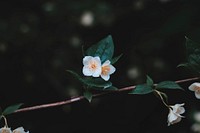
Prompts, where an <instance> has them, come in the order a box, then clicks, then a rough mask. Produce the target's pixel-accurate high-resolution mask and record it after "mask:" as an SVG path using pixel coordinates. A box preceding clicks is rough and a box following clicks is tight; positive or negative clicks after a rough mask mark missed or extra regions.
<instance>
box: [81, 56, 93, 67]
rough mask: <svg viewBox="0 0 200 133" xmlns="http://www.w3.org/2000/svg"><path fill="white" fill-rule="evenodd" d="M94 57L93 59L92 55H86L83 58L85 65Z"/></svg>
mask: <svg viewBox="0 0 200 133" xmlns="http://www.w3.org/2000/svg"><path fill="white" fill-rule="evenodd" d="M92 59H93V57H92V56H85V57H84V58H83V65H88V64H89V62H90V61H91V60H92Z"/></svg>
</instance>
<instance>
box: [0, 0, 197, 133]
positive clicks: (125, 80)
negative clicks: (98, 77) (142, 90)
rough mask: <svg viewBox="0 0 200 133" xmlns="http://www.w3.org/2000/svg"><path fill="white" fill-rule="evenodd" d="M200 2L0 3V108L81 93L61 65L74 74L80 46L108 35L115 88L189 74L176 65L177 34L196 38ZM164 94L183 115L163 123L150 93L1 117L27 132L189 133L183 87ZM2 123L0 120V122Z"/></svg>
mask: <svg viewBox="0 0 200 133" xmlns="http://www.w3.org/2000/svg"><path fill="white" fill-rule="evenodd" d="M199 6H200V2H198V1H192V0H191V1H188V0H115V1H106V0H85V1H81V0H79V1H75V0H43V1H39V0H28V1H27V0H18V1H12V0H6V1H5V0H2V1H1V2H0V62H1V65H0V78H1V83H0V88H1V89H0V90H1V91H0V106H1V107H2V108H5V107H7V106H9V105H11V104H15V103H24V105H23V107H27V106H33V105H38V104H44V103H51V102H56V101H62V100H65V99H68V98H70V97H72V96H78V95H82V86H81V84H80V83H79V82H78V81H77V80H76V79H74V78H73V77H72V76H71V75H70V74H68V73H67V72H66V71H65V70H67V69H71V70H74V71H76V72H78V73H79V74H81V73H82V72H81V71H82V58H83V56H82V50H81V49H82V48H81V47H82V46H84V48H85V49H86V48H87V47H89V46H91V45H92V44H95V43H96V42H98V41H99V40H101V39H102V38H104V37H106V36H107V35H109V34H111V35H112V37H113V41H114V44H115V53H114V55H115V56H117V55H119V54H121V53H123V57H122V58H121V59H120V60H119V61H118V62H117V63H116V64H115V67H116V68H117V71H116V72H115V73H114V74H113V75H111V79H110V80H111V81H112V82H113V84H114V85H115V86H117V87H118V88H121V87H125V86H130V85H136V84H141V83H143V82H145V78H146V74H148V75H149V76H150V77H152V78H153V79H154V81H155V82H160V81H163V80H179V79H184V78H189V77H193V76H195V74H193V73H192V72H190V71H189V70H187V69H183V68H176V67H177V65H178V64H180V63H182V62H184V61H185V47H184V44H185V36H187V37H189V38H191V39H193V40H194V41H197V42H200V39H199V38H200V16H199V14H200V8H199ZM191 83H192V82H188V83H184V84H181V85H182V87H184V89H185V90H186V91H185V92H181V91H176V90H175V91H165V92H166V93H167V94H168V96H169V103H170V104H175V103H182V102H184V103H186V105H185V108H186V113H185V114H184V115H185V116H186V118H184V119H183V121H181V122H180V123H178V124H176V125H173V126H170V127H167V115H168V109H167V108H166V107H165V106H164V105H163V104H162V103H161V101H160V100H159V99H158V98H156V97H155V96H154V95H153V94H148V95H142V96H138V95H127V93H128V92H125V93H120V94H119V93H117V94H108V95H105V96H101V97H98V98H95V99H93V101H92V103H91V104H89V103H88V102H87V101H86V100H82V101H80V102H76V103H73V104H70V105H66V106H60V107H54V108H48V109H42V110H36V111H30V112H25V113H18V114H13V115H10V116H8V122H9V126H11V127H12V128H16V127H18V126H23V127H24V128H25V129H27V130H30V132H31V133H42V132H48V133H54V132H57V133H61V132H67V133H80V132H82V133H102V132H104V133H105V132H106V133H107V132H120V133H122V132H123V133H155V132H162V133H165V132H166V133H169V132H170V133H180V132H181V133H189V132H191V133H193V131H192V130H191V126H192V125H193V124H194V120H193V112H196V111H199V110H200V108H199V107H198V106H199V101H198V100H196V99H195V97H194V94H193V93H192V92H190V91H188V90H187V86H188V85H190V84H191ZM0 125H1V126H3V121H1V123H0Z"/></svg>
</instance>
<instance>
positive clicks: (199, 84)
mask: <svg viewBox="0 0 200 133" xmlns="http://www.w3.org/2000/svg"><path fill="white" fill-rule="evenodd" d="M196 86H197V87H200V83H197V82H195V83H193V84H191V85H190V86H189V87H188V89H189V90H191V91H195V87H196Z"/></svg>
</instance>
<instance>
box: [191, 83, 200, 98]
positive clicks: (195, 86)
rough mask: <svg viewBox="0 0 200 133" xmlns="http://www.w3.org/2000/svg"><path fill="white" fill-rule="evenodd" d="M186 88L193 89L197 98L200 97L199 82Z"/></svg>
mask: <svg viewBox="0 0 200 133" xmlns="http://www.w3.org/2000/svg"><path fill="white" fill-rule="evenodd" d="M188 88H189V90H191V91H194V94H195V96H196V98H197V99H200V83H197V82H196V83H193V84H191V85H190V86H189V87H188Z"/></svg>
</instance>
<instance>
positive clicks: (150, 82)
mask: <svg viewBox="0 0 200 133" xmlns="http://www.w3.org/2000/svg"><path fill="white" fill-rule="evenodd" d="M146 83H147V85H148V86H153V80H152V78H150V77H149V76H148V75H147V80H146Z"/></svg>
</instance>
